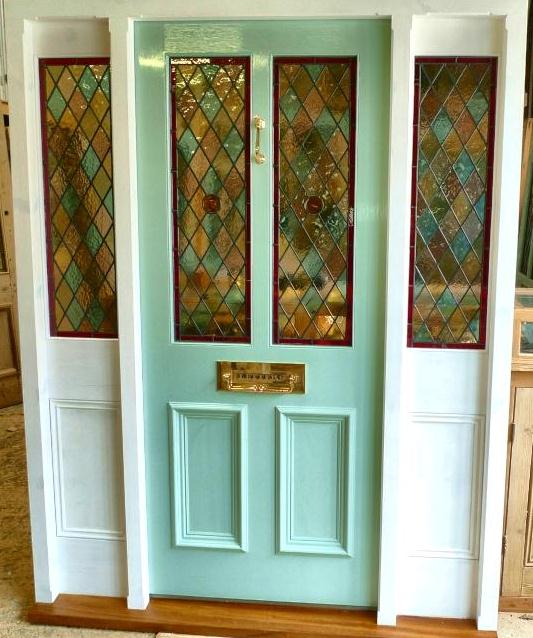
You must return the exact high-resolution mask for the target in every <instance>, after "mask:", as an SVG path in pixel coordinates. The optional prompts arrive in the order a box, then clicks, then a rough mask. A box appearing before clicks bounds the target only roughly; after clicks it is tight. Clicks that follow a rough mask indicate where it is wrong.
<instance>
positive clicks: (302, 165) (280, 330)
mask: <svg viewBox="0 0 533 638" xmlns="http://www.w3.org/2000/svg"><path fill="white" fill-rule="evenodd" d="M274 74H275V75H274V82H275V85H276V88H275V104H274V108H275V109H276V111H277V122H278V130H277V131H275V133H274V139H275V144H276V147H275V154H276V160H275V170H276V171H277V175H276V180H275V183H276V191H275V193H274V196H275V203H276V220H275V221H276V229H275V233H276V237H275V239H276V246H275V262H276V263H275V269H276V270H277V278H276V281H275V282H274V286H275V289H274V324H275V326H274V330H275V333H274V339H275V340H276V341H277V342H279V343H294V344H298V343H303V344H305V343H317V344H337V345H349V344H350V343H351V338H352V336H351V324H352V295H353V280H352V276H353V275H352V271H353V263H351V260H352V259H353V206H354V201H353V181H354V139H355V128H354V127H355V104H354V99H353V95H354V93H355V60H354V59H352V58H337V59H336V60H334V61H332V60H331V59H328V60H324V62H321V61H320V58H313V59H312V60H309V62H307V61H305V60H302V59H294V60H291V59H287V58H279V59H275V60H274Z"/></svg>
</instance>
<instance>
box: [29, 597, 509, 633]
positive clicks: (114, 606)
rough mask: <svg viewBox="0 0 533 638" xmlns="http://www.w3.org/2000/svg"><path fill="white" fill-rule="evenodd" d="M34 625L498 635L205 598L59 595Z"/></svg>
mask: <svg viewBox="0 0 533 638" xmlns="http://www.w3.org/2000/svg"><path fill="white" fill-rule="evenodd" d="M28 620H29V621H30V622H31V623H34V624H43V625H63V626H68V627H83V628H90V629H108V630H111V629H118V630H122V631H143V632H154V633H157V632H158V631H162V632H170V633H182V634H194V635H204V636H231V637H236V638H244V637H247V638H254V637H257V638H259V637H270V638H316V637H318V636H330V637H333V636H336V637H340V638H448V637H449V638H475V637H477V638H481V637H483V638H497V634H496V632H486V631H484V632H481V631H477V629H476V626H475V623H474V621H472V620H440V619H433V618H411V617H401V618H400V619H399V621H398V626H397V627H382V626H379V625H377V624H376V612H375V611H362V610H361V611H360V610H351V609H334V608H330V607H311V606H288V605H287V606H285V605H270V604H259V603H239V602H223V601H205V600H177V599H169V598H153V599H152V600H151V601H150V604H149V605H148V608H147V609H146V610H143V611H139V610H135V609H128V608H127V607H126V601H125V600H124V599H123V598H105V597H96V596H72V595H67V594H62V595H60V596H58V598H57V600H56V601H55V602H54V603H52V604H44V603H36V604H35V605H34V606H33V607H32V608H31V610H30V612H29V614H28Z"/></svg>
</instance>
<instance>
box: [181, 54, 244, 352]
mask: <svg viewBox="0 0 533 638" xmlns="http://www.w3.org/2000/svg"><path fill="white" fill-rule="evenodd" d="M183 59H191V61H193V60H196V59H201V60H202V62H204V61H206V60H209V62H211V63H213V64H220V65H223V64H240V65H242V66H243V67H244V75H245V96H244V110H245V121H246V123H247V126H246V130H245V138H244V148H245V186H246V242H245V246H246V250H245V257H244V258H245V273H246V285H245V296H246V300H245V309H246V335H245V336H243V337H224V336H212V337H210V336H203V335H180V305H179V294H180V293H179V248H178V246H179V241H178V240H179V224H178V218H177V213H178V164H177V150H178V149H177V145H176V118H175V117H174V114H175V112H176V91H175V86H176V74H175V72H174V64H173V62H175V61H177V60H183ZM250 68H251V65H250V58H249V57H248V56H240V57H239V56H235V57H220V56H218V57H217V56H205V57H204V56H201V58H200V56H194V57H191V58H189V57H187V58H185V56H173V57H171V58H170V59H169V80H170V149H171V153H172V162H171V175H172V199H171V202H172V230H173V233H172V262H173V276H174V281H173V288H174V340H175V341H178V342H180V341H192V342H195V343H196V342H201V343H205V342H207V343H250V342H251V335H252V290H251V288H252V286H251V283H252V274H251V273H252V265H251V249H250V247H251V237H250V233H251V229H252V226H251V200H250V183H251V176H250V161H251V153H250V144H251V135H250V126H251V124H250V122H251V108H250V107H251V97H250V95H251V87H250V83H251V75H250Z"/></svg>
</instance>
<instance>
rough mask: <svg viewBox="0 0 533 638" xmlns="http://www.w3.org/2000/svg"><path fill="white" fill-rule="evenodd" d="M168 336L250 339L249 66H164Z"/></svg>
mask: <svg viewBox="0 0 533 638" xmlns="http://www.w3.org/2000/svg"><path fill="white" fill-rule="evenodd" d="M170 73H171V97H172V149H173V150H172V157H173V219H174V233H175V236H174V242H175V246H174V260H175V281H174V288H175V310H174V314H175V334H176V339H177V340H189V341H191V340H192V341H234V342H248V341H249V340H250V328H251V326H250V323H251V317H250V201H249V199H250V195H249V183H250V79H249V76H250V61H249V58H202V59H193V60H191V59H180V58H175V59H172V60H171V71H170Z"/></svg>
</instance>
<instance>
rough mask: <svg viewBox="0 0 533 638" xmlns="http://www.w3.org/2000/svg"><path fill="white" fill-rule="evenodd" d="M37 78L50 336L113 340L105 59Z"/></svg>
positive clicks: (61, 66) (43, 66)
mask: <svg viewBox="0 0 533 638" xmlns="http://www.w3.org/2000/svg"><path fill="white" fill-rule="evenodd" d="M40 75H41V111H42V128H43V158H44V191H45V202H46V208H47V220H46V223H47V236H48V270H49V272H48V277H49V291H50V316H51V317H50V323H51V326H50V328H51V332H52V334H54V335H59V336H94V337H111V336H116V335H117V304H116V282H115V235H114V219H113V171H112V159H111V111H110V103H111V95H110V68H109V60H108V59H102V58H99V59H96V60H94V59H91V60H89V59H87V60H80V59H77V60H50V59H49V60H41V62H40Z"/></svg>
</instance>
